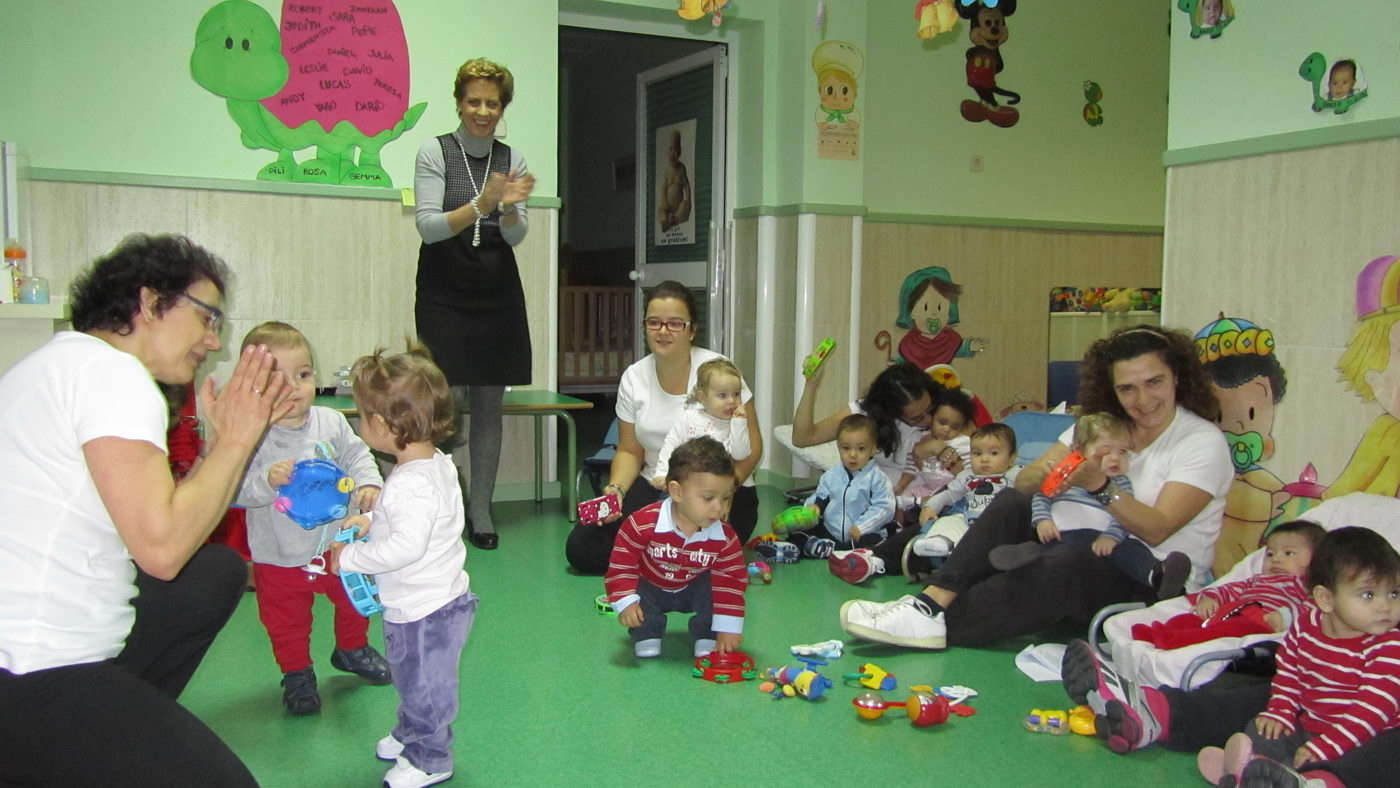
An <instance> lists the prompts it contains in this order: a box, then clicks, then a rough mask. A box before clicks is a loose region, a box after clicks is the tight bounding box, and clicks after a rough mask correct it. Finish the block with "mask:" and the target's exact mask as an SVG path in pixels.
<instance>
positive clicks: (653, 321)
mask: <svg viewBox="0 0 1400 788" xmlns="http://www.w3.org/2000/svg"><path fill="white" fill-rule="evenodd" d="M690 324H691V321H689V320H662V319H661V318H659V317H649V318H647V319H646V320H643V321H642V325H644V326H646V328H647V330H648V331H650V332H652V333H656V332H658V331H660V330H661V329H662V328H665V329H666V330H667V331H670V332H671V333H672V334H679V333H680V332H682V331H684V330H686V329H687V328H689V327H690Z"/></svg>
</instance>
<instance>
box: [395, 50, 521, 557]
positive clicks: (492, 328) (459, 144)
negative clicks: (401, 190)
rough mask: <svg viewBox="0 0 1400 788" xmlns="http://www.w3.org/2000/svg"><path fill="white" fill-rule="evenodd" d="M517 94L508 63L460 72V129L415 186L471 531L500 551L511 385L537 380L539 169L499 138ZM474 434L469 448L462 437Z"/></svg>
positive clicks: (423, 262)
mask: <svg viewBox="0 0 1400 788" xmlns="http://www.w3.org/2000/svg"><path fill="white" fill-rule="evenodd" d="M514 97H515V77H514V76H513V75H511V73H510V69H508V68H506V67H505V66H502V65H501V64H499V63H493V62H491V61H490V60H487V59H485V58H476V59H474V60H468V61H467V62H465V63H463V64H462V66H461V68H459V69H457V78H456V80H455V81H454V83H453V86H452V99H453V102H454V103H455V104H456V107H457V117H458V118H459V119H460V120H461V124H460V125H459V126H457V128H456V129H455V130H454V131H452V132H451V133H450V134H442V135H440V136H437V137H434V138H433V139H430V140H428V141H427V142H424V143H423V145H422V147H421V148H419V149H418V161H417V164H416V165H415V168H414V174H413V189H414V195H415V198H416V207H415V209H414V222H415V224H416V225H417V227H418V235H419V236H420V237H421V238H422V239H423V243H422V245H421V246H419V249H418V276H417V283H416V286H417V295H416V300H415V302H414V306H413V315H414V321H415V323H416V327H417V329H418V336H419V338H420V339H421V340H422V341H423V344H424V345H426V346H427V347H428V349H429V350H431V351H432V353H433V361H434V362H436V363H437V365H438V367H439V368H440V369H441V370H442V372H443V374H444V375H446V376H447V382H448V384H449V385H451V386H452V390H453V393H454V394H455V396H456V397H457V400H458V402H459V404H460V406H461V407H460V409H459V410H460V412H461V414H462V416H461V418H463V419H464V420H465V416H466V411H467V409H468V408H470V411H471V419H470V422H471V424H470V427H468V428H466V429H463V425H461V424H460V423H459V425H458V430H457V435H458V438H457V444H456V449H455V450H454V451H453V452H452V456H453V461H454V462H456V464H457V467H458V468H461V467H462V466H463V465H464V464H469V465H470V467H471V481H470V483H469V484H468V490H467V531H468V534H469V538H470V539H471V542H472V544H474V545H476V546H477V547H480V548H481V549H483V550H494V549H495V548H496V546H497V545H498V544H499V542H500V537H498V536H497V535H496V526H495V524H494V523H493V522H492V521H491V496H492V495H493V494H494V493H495V490H496V468H497V466H498V465H499V463H500V460H501V401H502V399H503V398H504V397H505V391H506V386H523V385H529V384H530V326H529V323H528V319H527V317H526V313H525V291H524V289H523V288H522V287H521V284H520V270H519V268H518V267H517V266H516V263H515V247H516V246H519V245H520V243H521V242H522V241H524V240H525V234H526V232H527V231H528V230H529V227H530V225H529V221H528V220H527V218H526V209H525V200H526V199H527V198H528V197H529V196H530V192H531V191H533V190H534V188H535V176H533V175H531V174H530V172H529V170H528V169H527V168H526V166H525V158H524V157H523V156H521V155H520V153H519V152H518V151H516V150H515V149H514V148H512V147H510V146H509V145H506V144H505V143H504V142H501V141H500V140H498V139H496V128H497V126H498V125H499V124H500V122H501V117H502V115H504V114H505V111H506V107H508V106H510V102H511V99H513V98H514ZM462 438H466V443H465V445H464V444H462V443H461V440H462Z"/></svg>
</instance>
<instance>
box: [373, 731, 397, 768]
mask: <svg viewBox="0 0 1400 788" xmlns="http://www.w3.org/2000/svg"><path fill="white" fill-rule="evenodd" d="M400 755H403V743H402V742H400V741H399V740H398V739H395V738H394V735H393V734H392V733H391V734H389V735H388V736H385V737H384V738H382V739H380V740H379V742H378V743H377V744H375V745H374V757H376V758H378V759H379V760H381V761H397V760H398V759H399V756H400Z"/></svg>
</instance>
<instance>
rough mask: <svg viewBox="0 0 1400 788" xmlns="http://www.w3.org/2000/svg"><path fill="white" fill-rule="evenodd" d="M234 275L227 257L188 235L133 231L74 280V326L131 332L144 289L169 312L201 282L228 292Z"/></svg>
mask: <svg viewBox="0 0 1400 788" xmlns="http://www.w3.org/2000/svg"><path fill="white" fill-rule="evenodd" d="M228 278H229V270H228V266H227V265H225V264H224V261H223V260H220V259H219V258H218V257H217V256H215V255H214V254H212V253H210V252H209V251H207V250H205V249H204V247H202V246H200V245H198V244H196V243H194V242H193V241H191V240H190V239H188V238H186V237H185V236H183V235H145V234H142V233H136V234H133V235H128V236H127V237H125V238H123V239H122V241H121V243H119V244H117V247H116V248H115V249H113V250H112V251H110V252H108V253H107V254H106V255H104V256H102V257H99V258H97V259H96V260H95V261H93V263H92V265H91V266H89V267H88V269H87V271H85V272H83V273H82V274H80V275H79V276H78V278H77V279H76V280H74V282H73V289H72V303H73V328H74V330H76V331H113V332H115V333H117V334H121V335H126V334H130V333H131V328H132V321H133V320H134V319H135V317H136V315H137V313H139V312H140V311H141V290H142V288H146V289H149V290H151V291H152V292H154V293H155V294H156V296H157V301H156V311H157V312H158V313H159V314H162V315H163V314H165V313H166V312H168V311H170V309H171V308H172V307H174V306H175V304H176V302H177V301H178V300H179V299H180V297H181V296H183V295H184V294H185V291H186V290H188V289H190V287H191V286H193V285H194V284H195V283H196V282H199V281H200V280H204V279H208V280H209V281H210V282H211V283H213V285H214V287H216V288H218V290H219V293H220V294H221V295H222V294H223V293H225V292H227V291H226V290H225V286H226V285H225V282H226V281H227V280H228Z"/></svg>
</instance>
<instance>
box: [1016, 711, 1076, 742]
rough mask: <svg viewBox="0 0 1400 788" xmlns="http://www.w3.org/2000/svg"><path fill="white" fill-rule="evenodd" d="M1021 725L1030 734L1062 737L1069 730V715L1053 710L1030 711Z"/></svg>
mask: <svg viewBox="0 0 1400 788" xmlns="http://www.w3.org/2000/svg"><path fill="white" fill-rule="evenodd" d="M1021 724H1022V725H1024V726H1026V730H1028V731H1030V732H1031V733H1049V734H1053V735H1055V736H1063V735H1065V731H1068V730H1069V715H1067V714H1065V713H1064V712H1063V711H1057V710H1055V709H1031V713H1030V714H1027V715H1026V718H1025V719H1024V720H1022V721H1021Z"/></svg>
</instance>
